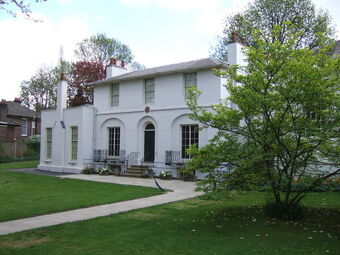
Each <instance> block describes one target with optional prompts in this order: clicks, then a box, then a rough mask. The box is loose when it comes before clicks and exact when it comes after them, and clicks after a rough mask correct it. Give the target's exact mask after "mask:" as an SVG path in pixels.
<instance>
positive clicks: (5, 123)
mask: <svg viewBox="0 0 340 255" xmlns="http://www.w3.org/2000/svg"><path fill="white" fill-rule="evenodd" d="M20 125H21V124H19V123H18V122H16V121H14V120H10V119H6V120H5V121H0V126H20Z"/></svg>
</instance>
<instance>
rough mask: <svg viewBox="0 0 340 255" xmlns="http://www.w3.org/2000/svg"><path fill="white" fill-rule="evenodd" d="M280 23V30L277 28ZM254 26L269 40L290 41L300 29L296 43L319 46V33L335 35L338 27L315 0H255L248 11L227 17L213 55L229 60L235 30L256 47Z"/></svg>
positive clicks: (304, 45)
mask: <svg viewBox="0 0 340 255" xmlns="http://www.w3.org/2000/svg"><path fill="white" fill-rule="evenodd" d="M275 26H280V27H281V28H282V29H281V30H280V32H279V33H278V34H273V28H274V27H275ZM253 29H258V30H259V31H260V33H261V36H262V37H263V38H264V39H265V40H267V41H268V42H275V41H279V42H281V43H285V42H287V41H288V40H289V39H290V38H291V34H294V33H298V34H299V37H298V38H297V40H296V41H295V43H296V47H309V48H317V47H318V45H319V44H320V43H321V42H320V40H319V37H318V34H323V35H324V36H328V37H330V36H332V35H333V34H334V28H333V27H332V25H331V17H330V16H329V15H328V14H327V13H326V12H324V11H321V10H319V11H317V10H316V9H315V6H314V4H313V3H312V2H311V0H255V1H254V2H253V3H251V4H249V6H248V8H247V9H246V10H245V11H244V12H240V13H237V14H235V15H233V16H229V17H227V19H226V21H225V28H224V30H223V35H222V36H221V37H220V38H219V39H218V43H217V45H216V46H215V47H214V49H213V52H212V54H213V56H214V57H216V58H218V59H220V60H222V61H226V60H227V57H228V56H227V45H228V43H229V42H230V39H231V38H230V36H231V33H232V32H236V33H237V34H238V36H239V37H240V38H242V39H243V41H244V43H246V44H247V45H249V46H253V47H256V42H257V40H256V38H254V37H253V34H252V31H253Z"/></svg>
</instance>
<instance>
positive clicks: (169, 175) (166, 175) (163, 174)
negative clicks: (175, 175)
mask: <svg viewBox="0 0 340 255" xmlns="http://www.w3.org/2000/svg"><path fill="white" fill-rule="evenodd" d="M159 177H160V178H162V179H167V180H168V179H172V173H171V172H170V171H161V173H160V174H159Z"/></svg>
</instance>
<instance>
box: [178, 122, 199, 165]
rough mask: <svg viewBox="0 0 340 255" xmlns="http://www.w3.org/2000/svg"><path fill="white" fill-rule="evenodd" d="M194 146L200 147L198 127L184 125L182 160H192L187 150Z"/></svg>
mask: <svg viewBox="0 0 340 255" xmlns="http://www.w3.org/2000/svg"><path fill="white" fill-rule="evenodd" d="M192 144H196V145H197V146H198V125H182V158H184V159H187V158H190V157H189V155H188V153H187V152H186V150H187V149H188V148H189V146H190V145H192Z"/></svg>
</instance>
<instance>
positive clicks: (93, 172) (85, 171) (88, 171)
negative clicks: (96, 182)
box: [82, 167, 97, 174]
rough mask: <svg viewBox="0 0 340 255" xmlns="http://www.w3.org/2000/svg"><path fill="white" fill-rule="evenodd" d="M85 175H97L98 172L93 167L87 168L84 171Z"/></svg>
mask: <svg viewBox="0 0 340 255" xmlns="http://www.w3.org/2000/svg"><path fill="white" fill-rule="evenodd" d="M82 172H83V174H96V173H97V171H96V170H95V169H94V168H93V167H86V168H84V169H83V171H82Z"/></svg>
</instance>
